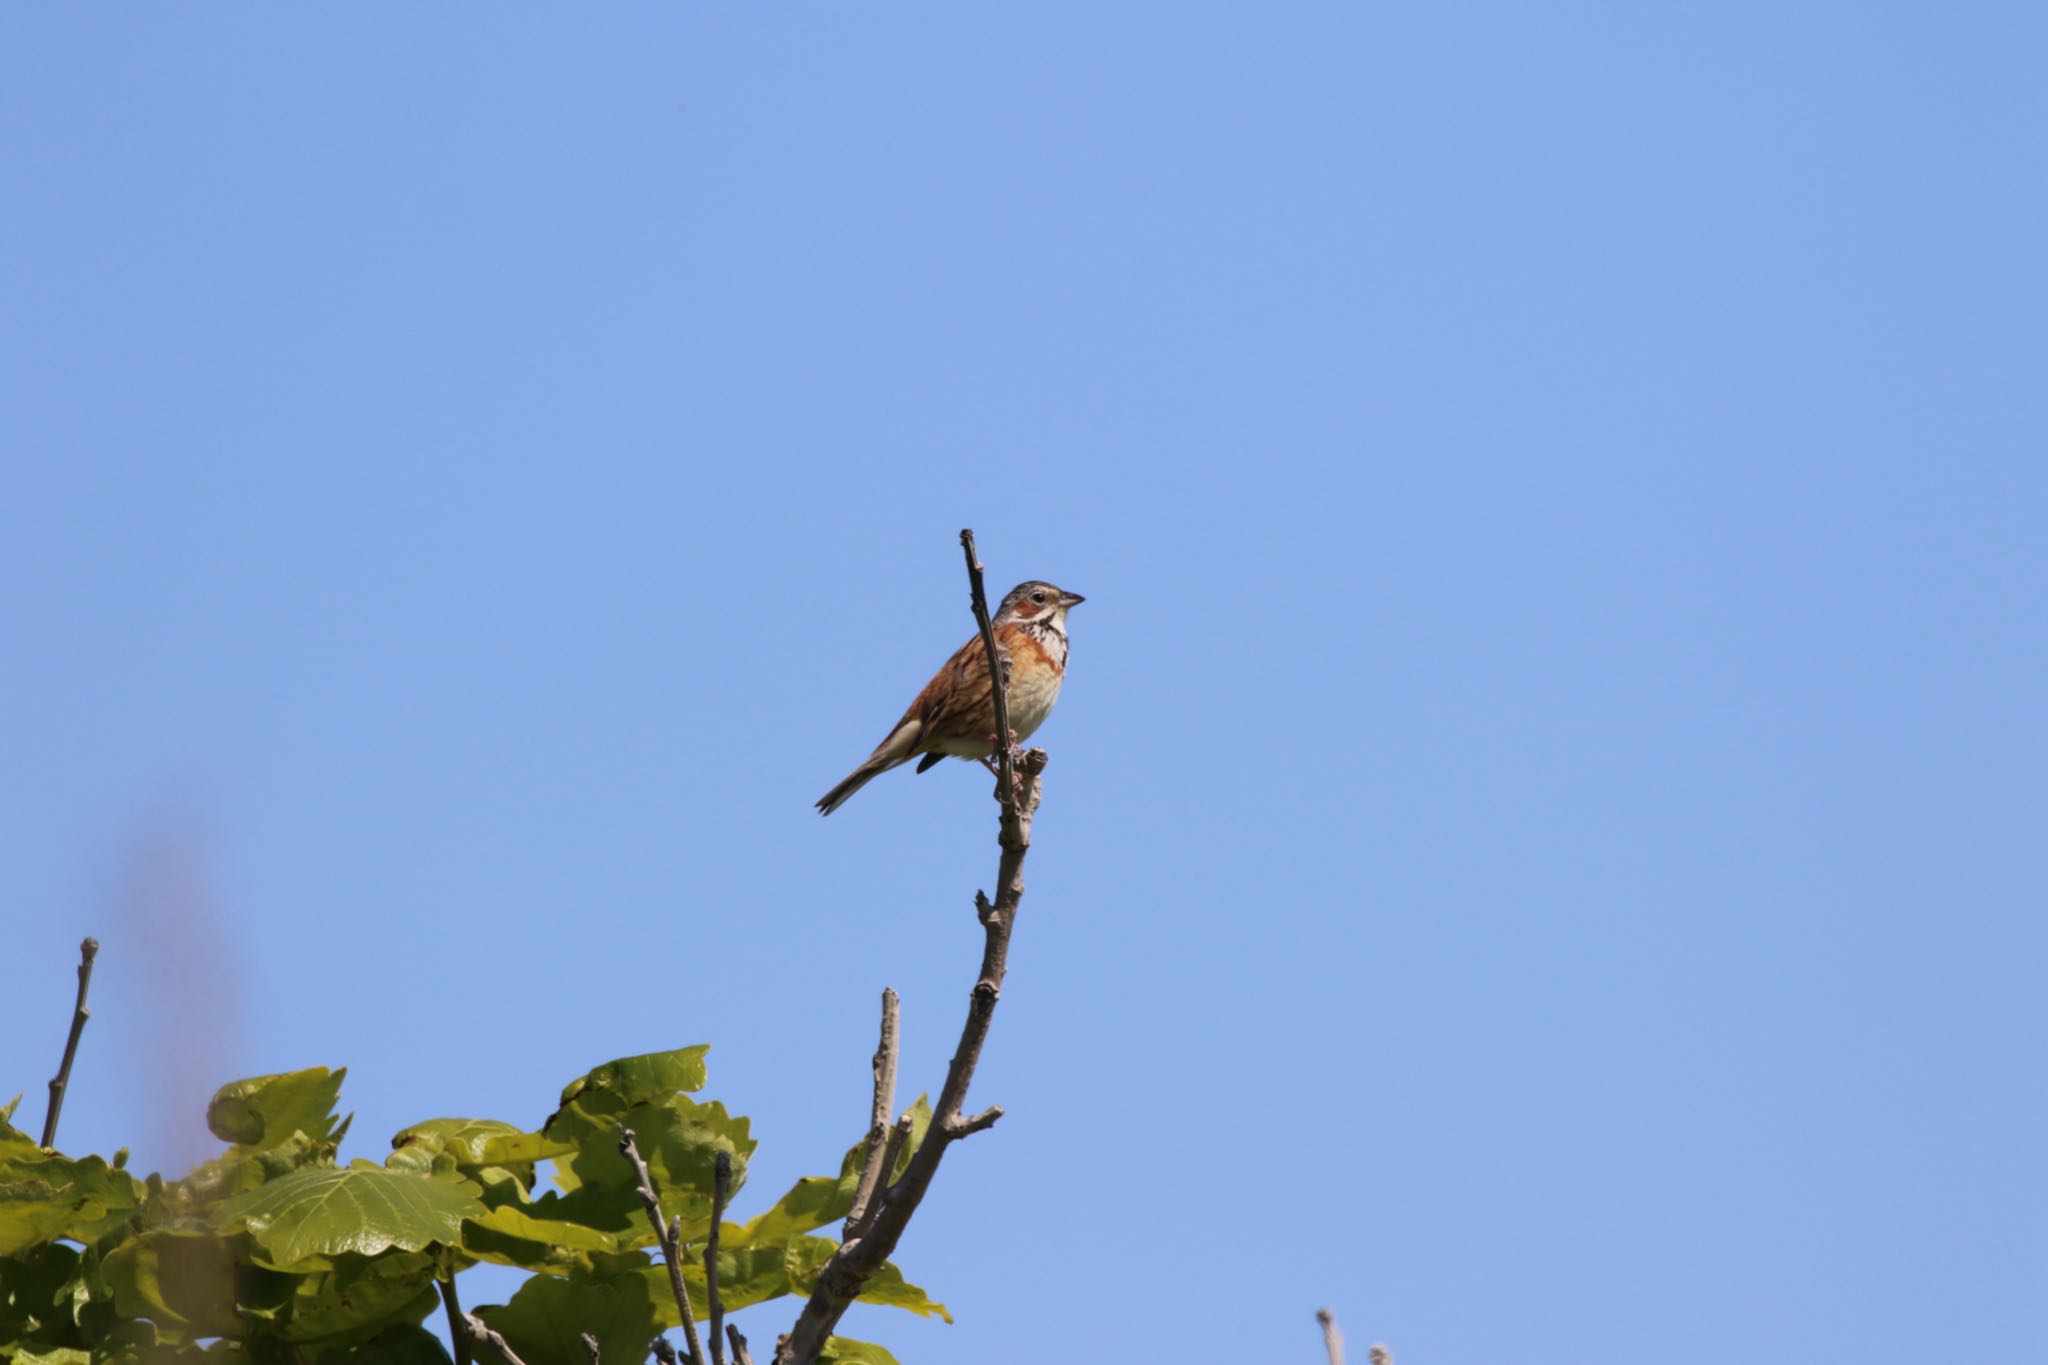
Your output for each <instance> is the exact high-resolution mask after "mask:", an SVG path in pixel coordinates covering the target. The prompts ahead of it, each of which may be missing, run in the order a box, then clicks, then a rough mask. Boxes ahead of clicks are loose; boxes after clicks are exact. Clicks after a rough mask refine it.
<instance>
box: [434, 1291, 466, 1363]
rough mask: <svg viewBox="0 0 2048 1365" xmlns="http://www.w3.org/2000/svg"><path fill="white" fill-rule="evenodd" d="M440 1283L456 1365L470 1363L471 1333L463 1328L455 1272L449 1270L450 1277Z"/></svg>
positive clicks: (449, 1340)
mask: <svg viewBox="0 0 2048 1365" xmlns="http://www.w3.org/2000/svg"><path fill="white" fill-rule="evenodd" d="M438 1283H439V1284H440V1286H441V1307H442V1308H444V1309H446V1310H447V1312H448V1344H449V1345H450V1346H452V1347H454V1348H455V1365H469V1362H470V1356H469V1333H468V1332H467V1331H465V1330H463V1322H462V1320H463V1312H462V1301H461V1300H460V1299H458V1298H456V1297H455V1272H454V1271H452V1270H451V1271H449V1272H448V1278H447V1279H445V1280H441V1281H438Z"/></svg>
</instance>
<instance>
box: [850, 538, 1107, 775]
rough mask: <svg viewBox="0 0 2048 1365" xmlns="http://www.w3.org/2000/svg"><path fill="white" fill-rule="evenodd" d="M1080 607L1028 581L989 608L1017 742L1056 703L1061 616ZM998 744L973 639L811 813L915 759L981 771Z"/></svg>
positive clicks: (981, 652) (1063, 660)
mask: <svg viewBox="0 0 2048 1365" xmlns="http://www.w3.org/2000/svg"><path fill="white" fill-rule="evenodd" d="M1086 600H1087V599H1086V598H1084V597H1082V596H1081V594H1079V593H1077V592H1068V591H1066V590H1065V589H1063V588H1056V587H1054V586H1053V585H1052V584H1050V583H1045V582H1041V581H1039V580H1037V579H1033V580H1032V581H1030V582H1028V583H1019V584H1018V585H1017V586H1016V587H1014V588H1012V589H1010V591H1009V593H1008V594H1007V595H1005V596H1004V598H1003V601H1002V605H1001V606H999V607H997V608H996V614H995V619H994V620H993V621H992V622H991V623H990V624H991V625H992V626H993V628H994V633H995V637H996V649H997V652H999V653H1000V654H1001V655H1002V656H1003V657H1004V658H1005V659H1006V660H1007V661H1008V662H1009V665H1010V688H1009V695H1008V700H1009V710H1010V731H1011V733H1012V734H1013V735H1014V736H1015V737H1016V741H1017V742H1020V743H1021V742H1022V741H1024V740H1027V739H1029V738H1031V734H1032V732H1033V731H1035V730H1036V729H1038V727H1039V726H1040V725H1043V724H1044V723H1045V718H1046V717H1047V716H1049V715H1051V714H1052V704H1053V703H1054V702H1055V701H1057V700H1059V695H1060V682H1061V680H1062V679H1063V678H1065V677H1066V673H1067V610H1068V608H1070V607H1075V606H1078V605H1080V604H1081V603H1082V602H1085V601H1086ZM1000 742H1001V741H1000V740H999V738H998V736H997V735H996V707H995V698H994V694H993V693H992V691H991V690H990V688H989V675H988V650H987V648H986V647H985V646H984V645H983V644H982V640H981V635H980V634H979V633H978V632H977V633H976V635H975V637H974V638H973V639H971V640H969V641H968V642H967V643H966V644H964V645H962V646H960V648H959V649H958V650H956V651H955V652H954V654H953V657H952V658H950V659H948V660H947V661H946V666H945V667H944V668H941V669H940V670H939V671H938V672H937V673H936V674H934V675H933V676H932V680H931V681H930V682H928V683H926V684H925V685H924V690H923V691H922V692H919V693H918V694H917V700H915V701H913V702H911V703H910V709H908V710H907V711H905V712H904V713H903V718H902V719H901V720H899V721H897V722H896V724H895V725H894V726H892V727H890V730H889V733H888V736H887V737H886V738H884V739H883V740H882V742H881V743H880V744H877V745H876V746H875V751H874V752H873V753H871V754H869V755H868V757H867V761H866V762H865V763H862V764H861V765H860V766H859V767H858V768H855V769H854V770H853V771H852V772H850V773H848V774H847V775H846V779H845V780H844V781H842V782H841V783H840V784H839V785H838V786H836V787H834V788H833V789H832V790H831V791H828V792H826V793H825V794H824V795H823V796H821V797H819V798H818V810H819V812H820V813H821V814H824V815H830V814H831V813H832V812H833V811H835V810H838V809H839V808H840V807H841V806H843V805H845V804H846V801H847V798H848V797H850V796H852V795H853V794H854V793H855V792H857V791H859V790H860V789H861V788H862V787H865V786H866V785H867V784H868V783H869V782H872V781H873V780H874V779H875V778H877V777H879V776H881V775H882V774H883V773H885V772H888V771H889V769H891V768H900V767H902V766H903V765H904V764H905V763H908V762H909V761H910V760H911V759H913V758H916V757H917V756H918V755H920V754H922V755H923V756H924V757H923V759H922V760H921V761H920V762H919V763H918V765H917V770H918V771H919V772H923V771H925V769H927V768H930V767H931V766H933V765H934V764H936V763H937V762H938V761H939V760H940V759H942V758H946V757H949V756H950V757H953V758H966V759H974V760H977V761H979V762H981V763H983V764H984V765H987V764H988V762H989V759H990V757H991V755H993V754H994V753H995V752H996V749H997V746H998V744H999V743H1000Z"/></svg>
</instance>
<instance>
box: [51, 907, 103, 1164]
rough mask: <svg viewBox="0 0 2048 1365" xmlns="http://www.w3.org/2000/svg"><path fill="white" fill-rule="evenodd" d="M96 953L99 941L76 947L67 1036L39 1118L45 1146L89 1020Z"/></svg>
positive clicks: (53, 1129)
mask: <svg viewBox="0 0 2048 1365" xmlns="http://www.w3.org/2000/svg"><path fill="white" fill-rule="evenodd" d="M99 954H100V941H99V940H98V939H96V938H88V939H87V940H86V941H85V942H83V943H81V944H79V945H78V1002H77V1003H76V1004H74V1005H73V1006H72V1007H71V1033H70V1035H69V1036H68V1037H66V1038H65V1039H64V1060H63V1062H62V1063H61V1064H60V1065H59V1066H58V1067H57V1074H56V1075H54V1076H52V1077H51V1078H50V1108H49V1112H48V1113H46V1114H44V1115H43V1142H42V1145H43V1146H45V1147H55V1146H56V1145H57V1115H58V1114H60V1113H62V1112H63V1109H64V1088H65V1087H66V1086H68V1085H70V1084H71V1061H72V1059H73V1058H74V1057H76V1056H77V1055H78V1039H79V1036H80V1035H81V1034H83V1033H84V1032H85V1021H86V1020H88V1019H90V1018H92V1011H91V1010H89V1009H87V1008H86V1007H85V992H86V988H87V987H89V986H91V985H92V960H93V959H94V958H96V957H98V956H99Z"/></svg>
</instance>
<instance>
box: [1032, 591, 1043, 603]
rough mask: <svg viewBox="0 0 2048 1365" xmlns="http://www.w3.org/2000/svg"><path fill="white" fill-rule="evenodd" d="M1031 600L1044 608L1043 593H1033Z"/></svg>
mask: <svg viewBox="0 0 2048 1365" xmlns="http://www.w3.org/2000/svg"><path fill="white" fill-rule="evenodd" d="M1031 600H1032V601H1034V602H1036V603H1038V604H1039V605H1040V606H1044V605H1045V594H1044V593H1042V592H1035V593H1032V594H1031Z"/></svg>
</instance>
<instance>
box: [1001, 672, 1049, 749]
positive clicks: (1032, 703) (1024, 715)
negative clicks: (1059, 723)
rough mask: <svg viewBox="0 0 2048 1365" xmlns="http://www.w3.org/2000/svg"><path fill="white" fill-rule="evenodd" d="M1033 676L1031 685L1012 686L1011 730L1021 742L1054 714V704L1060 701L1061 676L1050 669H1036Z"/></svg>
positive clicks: (1013, 683) (1015, 684) (1019, 684)
mask: <svg viewBox="0 0 2048 1365" xmlns="http://www.w3.org/2000/svg"><path fill="white" fill-rule="evenodd" d="M1033 674H1034V677H1033V680H1032V681H1031V682H1029V683H1024V682H1019V681H1012V682H1011V684H1010V728H1011V729H1012V730H1015V731H1016V732H1017V738H1018V739H1019V740H1026V739H1029V738H1031V735H1032V732H1033V731H1035V730H1037V729H1038V727H1039V726H1041V725H1043V724H1045V718H1046V717H1047V716H1049V715H1051V714H1052V704H1053V703H1054V702H1056V701H1058V700H1059V699H1060V675H1059V674H1057V673H1055V672H1053V671H1052V670H1051V669H1049V668H1047V669H1034V670H1033Z"/></svg>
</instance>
